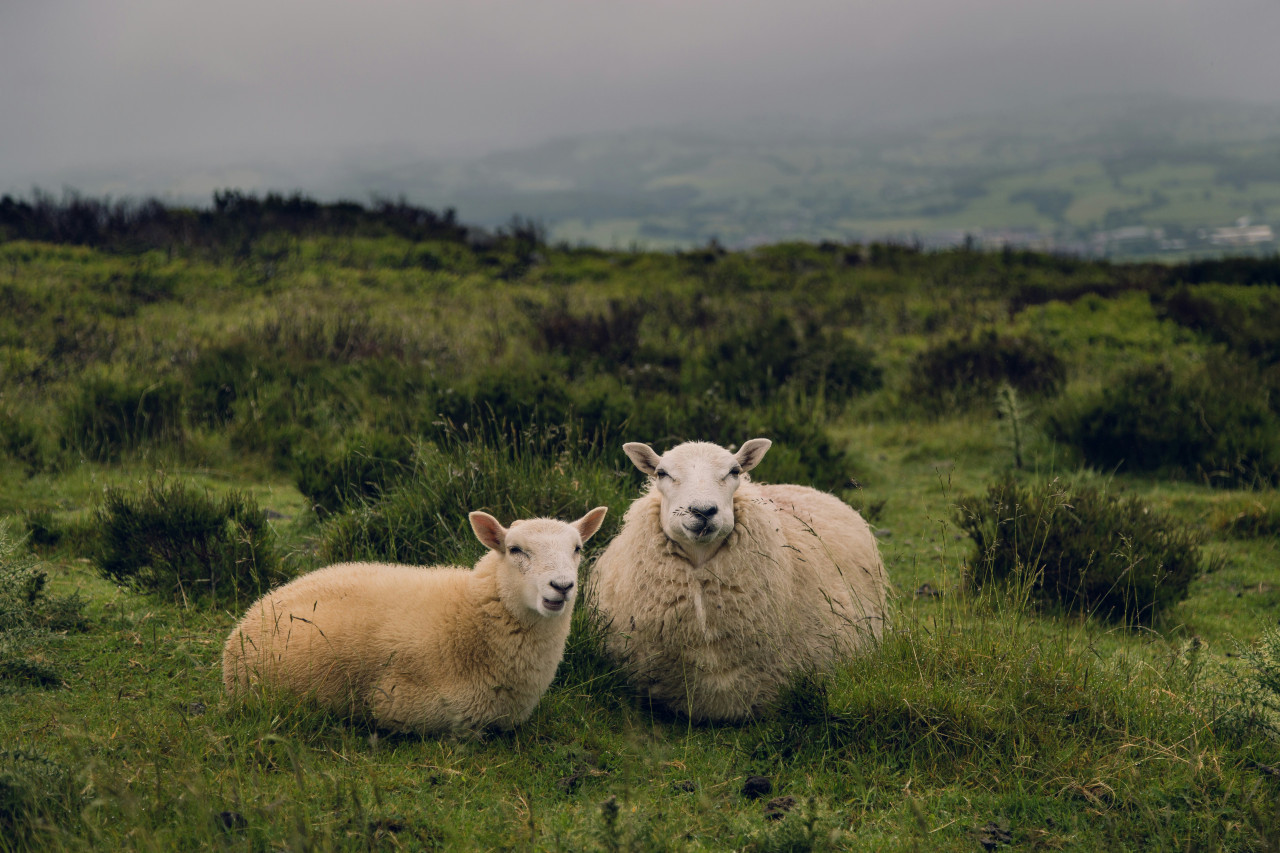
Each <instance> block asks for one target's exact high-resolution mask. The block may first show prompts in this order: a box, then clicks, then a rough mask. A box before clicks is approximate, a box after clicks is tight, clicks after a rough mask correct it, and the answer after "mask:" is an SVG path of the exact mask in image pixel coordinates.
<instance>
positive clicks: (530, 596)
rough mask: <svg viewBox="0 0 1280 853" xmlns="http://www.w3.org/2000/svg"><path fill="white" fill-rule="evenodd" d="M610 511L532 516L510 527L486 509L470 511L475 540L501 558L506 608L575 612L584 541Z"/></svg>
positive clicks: (548, 614) (542, 613) (500, 578)
mask: <svg viewBox="0 0 1280 853" xmlns="http://www.w3.org/2000/svg"><path fill="white" fill-rule="evenodd" d="M608 511H609V508H608V507H603V506H599V507H596V508H595V509H593V510H591V512H589V513H587V514H586V515H584V516H583V517H582V518H580V519H578V520H577V521H575V522H572V523H566V522H563V521H555V520H553V519H550V518H534V519H529V520H527V521H515V522H512V524H511V527H509V528H508V527H503V526H502V525H501V524H499V523H498V519H496V518H494V517H493V516H492V515H489V514H488V513H487V512H473V513H471V515H470V518H471V529H472V530H474V531H475V534H476V538H477V539H479V540H480V542H481V543H482V544H483V545H484V546H485V547H486V548H489V549H490V550H492V551H494V552H495V553H497V554H498V555H499V556H500V557H501V558H502V561H501V563H500V565H499V569H498V595H499V597H500V598H501V599H502V601H503V603H504V604H506V606H507V608H508V609H510V610H511V611H512V612H513V613H517V614H518V613H519V612H520V611H521V610H522V609H523V610H526V611H530V612H532V613H535V614H537V615H539V616H546V617H552V616H559V615H561V614H564V615H568V614H569V613H570V612H572V610H573V600H574V597H575V596H577V594H578V563H579V562H580V561H581V559H582V544H583V543H584V542H586V541H587V540H588V539H590V538H591V536H592V534H593V533H595V532H596V531H597V530H599V529H600V524H601V523H602V522H603V521H604V516H605V513H606V512H608Z"/></svg>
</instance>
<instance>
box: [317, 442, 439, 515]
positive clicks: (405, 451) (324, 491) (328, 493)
mask: <svg viewBox="0 0 1280 853" xmlns="http://www.w3.org/2000/svg"><path fill="white" fill-rule="evenodd" d="M295 458H296V464H297V474H296V476H295V482H296V483H297V485H298V491H300V492H302V494H303V495H305V496H306V497H307V499H308V500H310V501H311V505H312V507H313V508H314V509H315V510H316V512H317V513H319V514H321V515H328V514H331V513H334V512H338V511H339V510H341V509H343V508H345V507H348V506H351V505H352V504H354V503H357V502H359V501H361V500H365V499H368V498H373V497H376V496H377V495H379V494H381V493H382V492H383V491H384V490H385V489H386V488H387V487H388V486H389V485H390V484H391V483H393V482H395V481H396V480H397V479H399V478H400V477H401V476H403V475H404V474H405V473H406V472H407V471H408V470H409V465H410V463H411V461H412V459H413V448H412V446H411V444H410V442H409V441H408V439H407V438H405V437H404V436H398V435H391V434H390V433H385V432H377V431H373V432H359V433H355V434H353V435H351V436H348V437H347V438H346V440H344V441H343V442H342V443H341V444H340V445H339V446H338V447H337V448H336V449H334V450H333V451H327V449H326V448H322V447H317V446H314V445H313V446H311V447H308V448H306V449H303V450H300V451H299V452H298V453H297V454H296V457H295Z"/></svg>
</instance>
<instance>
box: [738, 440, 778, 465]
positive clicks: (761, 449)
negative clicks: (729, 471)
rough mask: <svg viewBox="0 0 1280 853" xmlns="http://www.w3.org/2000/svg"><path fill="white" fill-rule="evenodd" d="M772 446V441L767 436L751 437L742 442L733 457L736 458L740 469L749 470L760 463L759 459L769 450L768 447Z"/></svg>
mask: <svg viewBox="0 0 1280 853" xmlns="http://www.w3.org/2000/svg"><path fill="white" fill-rule="evenodd" d="M772 446H773V442H772V441H770V440H769V439H767V438H753V439H751V440H750V441H748V442H746V443H744V444H743V445H742V447H741V448H739V450H738V452H737V453H736V454H735V455H734V458H735V459H737V460H738V465H739V466H740V467H741V468H742V470H743V471H744V472H745V471H750V470H751V469H752V468H754V467H756V466H757V465H759V464H760V460H761V459H763V458H764V455H765V454H766V453H768V452H769V448H770V447H772Z"/></svg>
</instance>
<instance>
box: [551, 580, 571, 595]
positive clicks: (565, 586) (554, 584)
mask: <svg viewBox="0 0 1280 853" xmlns="http://www.w3.org/2000/svg"><path fill="white" fill-rule="evenodd" d="M551 588H552V589H554V590H555V591H556V592H558V593H560V594H561V595H567V594H568V593H569V590H571V589H573V581H551Z"/></svg>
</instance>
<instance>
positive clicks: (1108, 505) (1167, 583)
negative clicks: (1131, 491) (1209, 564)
mask: <svg viewBox="0 0 1280 853" xmlns="http://www.w3.org/2000/svg"><path fill="white" fill-rule="evenodd" d="M957 510H958V511H957V523H958V524H959V526H960V528H961V529H962V530H964V531H965V532H966V533H968V534H969V536H970V538H971V539H972V540H973V543H974V546H975V549H974V554H973V556H972V558H971V560H970V562H969V565H968V569H967V573H966V580H967V582H968V584H969V586H970V587H971V588H973V589H978V588H982V587H988V586H991V585H993V584H1003V585H1004V586H1002V587H999V588H998V589H997V594H999V593H1000V591H1001V590H1003V591H1004V592H1007V593H1008V594H1011V595H1014V596H1015V597H1017V596H1022V595H1025V596H1027V598H1028V599H1029V600H1031V601H1033V602H1035V603H1038V604H1040V605H1043V606H1045V607H1048V608H1051V609H1056V610H1061V611H1067V612H1083V613H1088V614H1091V615H1094V616H1097V617H1099V618H1103V619H1111V620H1123V621H1126V622H1131V623H1144V624H1145V623H1150V622H1151V621H1152V620H1153V619H1155V618H1157V617H1158V616H1159V615H1161V614H1162V613H1164V612H1166V611H1168V610H1169V609H1170V608H1171V607H1172V606H1173V605H1174V604H1176V603H1177V602H1179V601H1181V600H1182V599H1184V598H1186V597H1187V590H1188V587H1189V586H1190V584H1191V581H1192V580H1193V579H1194V578H1195V577H1196V576H1197V575H1198V574H1199V573H1200V571H1201V554H1200V536H1199V534H1198V533H1196V532H1195V531H1193V530H1190V529H1188V528H1187V527H1186V525H1185V524H1183V523H1181V522H1179V521H1176V520H1175V519H1173V518H1171V517H1169V516H1165V515H1163V514H1161V513H1159V512H1156V511H1153V510H1151V509H1150V508H1149V507H1147V506H1145V505H1144V504H1143V503H1142V502H1141V501H1139V500H1138V499H1137V498H1133V497H1129V498H1124V497H1117V496H1115V495H1111V494H1108V493H1107V492H1106V491H1104V490H1103V489H1101V488H1099V487H1096V486H1089V485H1077V486H1070V485H1067V484H1064V483H1062V482H1061V481H1058V480H1054V481H1051V482H1048V483H1043V484H1038V485H1025V484H1022V483H1020V482H1018V481H1017V480H1015V479H1013V478H1012V477H1006V478H1005V479H1003V480H1000V481H997V482H995V483H993V484H991V485H990V486H989V487H988V488H987V490H986V492H985V493H984V494H980V495H968V496H965V497H962V498H961V499H960V500H959V501H958V502H957Z"/></svg>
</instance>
